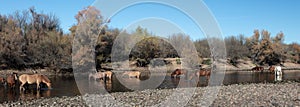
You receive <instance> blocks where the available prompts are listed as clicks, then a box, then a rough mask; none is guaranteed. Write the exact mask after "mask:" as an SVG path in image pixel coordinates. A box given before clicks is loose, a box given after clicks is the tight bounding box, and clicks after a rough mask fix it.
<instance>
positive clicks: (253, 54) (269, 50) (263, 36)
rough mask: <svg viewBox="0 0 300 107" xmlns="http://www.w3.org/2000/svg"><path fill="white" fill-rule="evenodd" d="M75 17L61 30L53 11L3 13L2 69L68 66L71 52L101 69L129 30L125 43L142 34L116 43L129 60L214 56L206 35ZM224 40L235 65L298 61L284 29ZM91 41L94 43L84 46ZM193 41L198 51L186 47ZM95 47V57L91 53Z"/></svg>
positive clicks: (91, 12) (90, 14) (88, 11)
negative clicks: (121, 26) (129, 27)
mask: <svg viewBox="0 0 300 107" xmlns="http://www.w3.org/2000/svg"><path fill="white" fill-rule="evenodd" d="M75 18H76V19H77V23H76V24H74V26H72V27H71V28H70V33H63V32H62V30H61V27H60V23H59V19H58V18H57V17H56V16H55V15H53V14H44V13H38V12H37V11H36V10H35V9H34V8H33V7H32V8H29V9H28V10H25V11H22V12H20V11H17V12H15V13H14V14H12V15H0V68H1V69H11V68H13V69H24V68H45V67H47V68H49V69H53V70H61V69H68V68H71V67H72V66H71V65H72V56H73V60H77V62H81V60H84V61H83V62H93V61H95V62H96V66H97V67H99V68H101V66H100V65H101V63H107V62H111V52H112V47H113V46H114V40H115V39H116V38H117V37H118V35H120V34H122V35H126V36H122V37H123V40H124V41H126V43H127V42H134V41H133V40H137V39H136V38H139V40H140V41H139V42H137V43H136V44H135V45H134V46H133V48H132V49H131V50H128V47H126V46H127V45H124V44H122V43H120V44H115V45H116V46H115V47H117V49H118V50H116V51H117V52H120V55H126V54H123V53H121V52H128V51H129V52H130V54H129V56H125V57H124V56H123V57H124V58H125V59H124V60H126V58H127V57H128V58H129V60H136V61H137V62H138V63H137V65H138V66H147V65H148V64H150V63H151V61H153V59H155V58H176V57H181V55H182V54H183V53H188V54H193V55H194V54H195V55H198V56H199V57H200V58H209V57H211V52H210V48H209V43H208V42H207V40H206V39H201V40H196V41H193V42H191V43H193V44H189V41H191V40H190V38H189V36H188V35H184V34H174V35H171V36H169V37H168V38H162V37H158V36H156V35H153V34H151V33H150V32H148V31H147V29H144V28H141V27H138V28H137V29H136V31H134V32H132V33H128V32H126V31H120V30H119V29H113V28H108V27H107V26H106V25H105V24H107V23H109V20H106V19H104V18H103V16H101V13H100V11H99V10H97V9H96V8H94V7H87V8H85V9H83V10H82V11H79V12H78V14H77V15H75ZM76 35H80V36H76ZM74 38H77V39H74ZM73 40H75V41H73ZM224 40H225V44H226V50H227V57H228V59H229V62H230V63H231V64H233V65H236V64H237V63H239V62H238V59H243V58H248V59H251V60H252V61H253V62H254V63H255V64H257V65H274V64H280V63H284V62H285V61H290V62H293V63H300V45H299V44H298V43H292V44H284V43H283V40H284V33H282V32H280V33H278V34H277V35H275V36H273V37H271V34H270V32H268V31H267V30H262V31H259V30H255V31H254V34H253V36H250V37H249V38H247V37H245V36H243V35H239V36H230V37H226V38H225V39H224ZM91 42H93V43H95V44H92V45H85V44H88V43H91ZM74 43H76V45H75V46H74ZM124 43H125V42H124ZM193 45H194V46H195V49H196V50H197V52H191V51H190V50H187V49H188V48H190V47H193ZM72 50H73V51H72ZM120 50H126V51H120ZM72 52H73V53H72ZM91 52H92V53H95V56H93V57H90V56H88V55H89V53H91ZM87 58H88V59H87ZM120 58H122V56H120ZM195 60H197V61H199V63H200V62H201V63H205V64H210V62H211V60H210V59H208V60H201V59H195ZM82 64H83V65H84V63H82Z"/></svg>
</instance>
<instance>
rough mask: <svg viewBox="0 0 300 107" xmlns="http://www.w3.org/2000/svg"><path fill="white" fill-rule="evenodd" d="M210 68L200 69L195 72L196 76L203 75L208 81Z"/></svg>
mask: <svg viewBox="0 0 300 107" xmlns="http://www.w3.org/2000/svg"><path fill="white" fill-rule="evenodd" d="M210 74H211V69H200V70H199V71H198V72H196V76H198V77H200V76H205V77H206V80H207V81H208V80H209V78H210Z"/></svg>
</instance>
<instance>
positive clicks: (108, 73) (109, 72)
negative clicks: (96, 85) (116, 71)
mask: <svg viewBox="0 0 300 107" xmlns="http://www.w3.org/2000/svg"><path fill="white" fill-rule="evenodd" d="M104 73H105V77H106V78H108V79H111V77H112V75H113V73H112V72H111V71H105V72H104Z"/></svg>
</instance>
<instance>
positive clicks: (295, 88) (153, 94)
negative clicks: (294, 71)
mask: <svg viewBox="0 0 300 107" xmlns="http://www.w3.org/2000/svg"><path fill="white" fill-rule="evenodd" d="M213 88H214V87H197V88H196V90H195V91H194V92H193V94H192V96H188V95H185V94H183V93H175V94H174V93H173V92H175V91H179V92H180V91H185V90H184V89H154V90H143V91H134V92H116V93H111V94H110V95H100V94H99V95H97V94H96V95H95V94H85V95H82V96H74V97H54V98H41V99H33V100H29V101H22V100H20V101H16V102H4V103H2V104H0V107H9V106H13V107H15V106H17V107H20V106H21V107H24V106H26V107H27V106H28V107H31V106H34V107H39V106H40V107H45V106H46V107H53V106H66V107H74V106H75V107H78V106H80V107H82V106H83V107H91V106H99V104H101V106H114V107H119V106H124V107H133V106H136V107H140V106H154V105H157V104H158V105H157V106H164V105H159V104H160V103H163V104H171V105H166V106H170V107H172V106H181V105H182V104H184V105H185V106H189V107H190V106H191V107H196V106H212V107H224V106H225V107H227V106H230V107H231V106H300V93H299V89H300V83H299V82H286V83H275V84H272V83H258V84H238V85H237V84H234V85H229V86H220V90H219V92H218V95H217V96H216V98H215V99H213V101H212V103H209V102H205V101H209V99H210V98H213V97H211V96H204V95H205V94H204V92H209V90H211V89H213ZM172 94H174V95H175V96H172V97H170V95H172ZM83 97H84V98H89V99H88V100H91V101H88V102H90V103H91V104H86V101H84V100H83ZM111 97H113V98H111ZM107 99H114V100H107ZM182 99H189V100H188V102H184V101H183V100H182ZM100 100H103V102H104V101H105V104H104V103H103V102H99V101H100ZM166 100H170V101H174V102H172V103H166Z"/></svg>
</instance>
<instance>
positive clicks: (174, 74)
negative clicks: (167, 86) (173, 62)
mask: <svg viewBox="0 0 300 107" xmlns="http://www.w3.org/2000/svg"><path fill="white" fill-rule="evenodd" d="M184 74H186V71H185V70H183V69H175V70H174V71H173V72H172V73H171V77H172V78H174V77H179V76H181V75H184Z"/></svg>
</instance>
